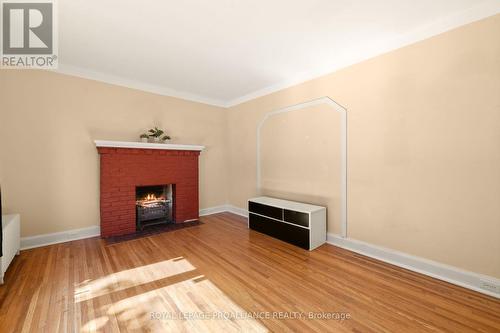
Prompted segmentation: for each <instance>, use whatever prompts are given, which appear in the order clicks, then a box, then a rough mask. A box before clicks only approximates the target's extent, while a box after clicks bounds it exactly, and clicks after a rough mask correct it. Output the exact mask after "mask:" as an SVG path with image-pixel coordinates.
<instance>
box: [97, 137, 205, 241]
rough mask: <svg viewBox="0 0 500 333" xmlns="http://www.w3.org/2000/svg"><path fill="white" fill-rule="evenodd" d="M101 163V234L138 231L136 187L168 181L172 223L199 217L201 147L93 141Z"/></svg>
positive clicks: (158, 184)
mask: <svg viewBox="0 0 500 333" xmlns="http://www.w3.org/2000/svg"><path fill="white" fill-rule="evenodd" d="M95 143H96V146H97V150H98V152H99V155H100V165H101V171H100V173H101V181H100V184H101V189H100V195H101V197H100V206H101V236H102V237H110V236H118V235H125V234H131V233H134V232H136V230H137V216H136V199H137V197H136V194H137V189H138V188H143V187H148V186H161V185H164V184H170V185H171V186H173V188H174V189H175V191H174V193H173V198H172V212H171V214H172V220H173V223H182V222H186V221H192V220H196V219H198V217H199V216H198V214H199V203H198V157H199V155H200V151H201V150H202V149H203V148H204V147H203V146H191V145H172V144H154V143H153V144H149V143H134V142H115V141H96V142H95Z"/></svg>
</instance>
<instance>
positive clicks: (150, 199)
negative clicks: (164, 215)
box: [136, 193, 166, 206]
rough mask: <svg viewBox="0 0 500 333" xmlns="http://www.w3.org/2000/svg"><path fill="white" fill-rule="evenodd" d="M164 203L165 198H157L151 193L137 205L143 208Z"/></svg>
mask: <svg viewBox="0 0 500 333" xmlns="http://www.w3.org/2000/svg"><path fill="white" fill-rule="evenodd" d="M163 201H166V199H165V197H164V196H160V197H157V196H156V195H155V194H154V193H149V194H148V195H146V196H144V197H142V198H141V199H140V200H137V201H136V204H138V205H141V206H150V205H154V204H157V203H159V202H163Z"/></svg>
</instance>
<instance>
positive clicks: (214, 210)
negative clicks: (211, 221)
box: [200, 205, 229, 216]
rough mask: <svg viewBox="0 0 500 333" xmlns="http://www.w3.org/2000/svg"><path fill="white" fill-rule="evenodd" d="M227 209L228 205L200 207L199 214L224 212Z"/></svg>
mask: <svg viewBox="0 0 500 333" xmlns="http://www.w3.org/2000/svg"><path fill="white" fill-rule="evenodd" d="M227 211H229V208H228V205H220V206H215V207H209V208H203V209H200V216H206V215H212V214H217V213H224V212H227Z"/></svg>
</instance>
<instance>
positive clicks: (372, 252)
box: [327, 233, 500, 298]
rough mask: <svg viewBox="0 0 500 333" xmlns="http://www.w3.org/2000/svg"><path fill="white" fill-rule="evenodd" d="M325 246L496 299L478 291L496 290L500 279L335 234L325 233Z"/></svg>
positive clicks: (496, 295) (499, 295)
mask: <svg viewBox="0 0 500 333" xmlns="http://www.w3.org/2000/svg"><path fill="white" fill-rule="evenodd" d="M327 243H330V244H332V245H335V246H338V247H341V248H344V249H346V250H349V251H353V252H356V253H359V254H363V255H365V256H368V257H371V258H374V259H377V260H380V261H384V262H387V263H389V264H393V265H396V266H399V267H402V268H406V269H408V270H411V271H414V272H417V273H421V274H424V275H427V276H431V277H433V278H436V279H439V280H443V281H446V282H449V283H453V284H455V285H458V286H461V287H464V288H467V289H471V290H474V291H477V292H480V293H483V294H486V295H489V296H493V297H496V298H500V292H499V293H497V292H494V291H490V290H486V289H483V288H481V285H482V284H483V283H485V282H487V283H489V284H493V285H497V286H500V279H497V278H494V277H491V276H487V275H482V274H478V273H473V272H469V271H466V270H463V269H460V268H457V267H454V266H449V265H446V264H442V263H439V262H436V261H432V260H428V259H424V258H420V257H416V256H412V255H409V254H406V253H404V252H399V251H396V250H391V249H387V248H384V247H381V246H377V245H373V244H369V243H365V242H362V241H359V240H354V239H350V238H342V237H340V236H339V235H335V234H330V233H329V234H328V235H327Z"/></svg>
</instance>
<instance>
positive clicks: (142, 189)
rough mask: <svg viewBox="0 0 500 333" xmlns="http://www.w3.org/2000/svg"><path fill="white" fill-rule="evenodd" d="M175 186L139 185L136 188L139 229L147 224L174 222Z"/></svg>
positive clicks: (137, 223)
mask: <svg viewBox="0 0 500 333" xmlns="http://www.w3.org/2000/svg"><path fill="white" fill-rule="evenodd" d="M174 186H175V185H173V184H168V185H155V186H139V187H136V190H135V200H136V201H135V206H136V225H137V230H143V229H144V228H145V227H147V226H151V225H158V224H168V223H174V219H173V207H174V205H173V203H174Z"/></svg>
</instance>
